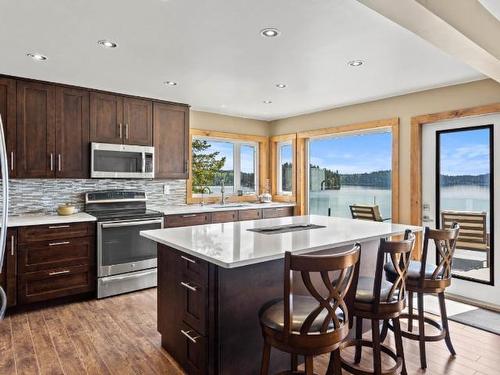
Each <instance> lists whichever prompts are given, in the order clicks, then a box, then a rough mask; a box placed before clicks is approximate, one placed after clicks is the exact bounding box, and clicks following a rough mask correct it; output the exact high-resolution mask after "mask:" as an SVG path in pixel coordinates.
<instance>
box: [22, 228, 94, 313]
mask: <svg viewBox="0 0 500 375" xmlns="http://www.w3.org/2000/svg"><path fill="white" fill-rule="evenodd" d="M17 232H18V238H19V244H18V245H17V253H18V256H17V301H18V304H26V303H32V302H41V301H46V300H49V299H54V298H59V297H66V296H71V295H76V294H81V293H87V292H91V291H93V290H95V287H96V238H95V223H69V224H54V225H39V226H30V227H20V228H19V229H18V230H17Z"/></svg>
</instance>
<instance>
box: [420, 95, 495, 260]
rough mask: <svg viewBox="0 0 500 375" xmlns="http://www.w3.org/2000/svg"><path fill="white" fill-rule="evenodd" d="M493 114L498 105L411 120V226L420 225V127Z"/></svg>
mask: <svg viewBox="0 0 500 375" xmlns="http://www.w3.org/2000/svg"><path fill="white" fill-rule="evenodd" d="M493 113H500V103H494V104H487V105H482V106H477V107H470V108H463V109H459V110H454V111H444V112H438V113H429V114H424V115H419V116H414V117H412V118H411V146H410V152H411V167H410V199H411V204H410V220H411V224H412V225H418V226H421V225H422V210H421V207H422V127H423V126H424V125H427V124H434V123H436V122H440V121H446V120H452V119H457V118H462V117H470V116H481V115H488V114H493ZM420 244H421V236H418V238H417V244H416V246H415V247H416V248H417V249H421V246H420ZM420 253H421V252H420ZM420 253H416V254H415V258H419V257H420Z"/></svg>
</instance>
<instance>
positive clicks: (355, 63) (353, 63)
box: [347, 60, 364, 66]
mask: <svg viewBox="0 0 500 375" xmlns="http://www.w3.org/2000/svg"><path fill="white" fill-rule="evenodd" d="M363 64H364V61H363V60H351V61H349V62H348V63H347V65H349V66H361V65H363Z"/></svg>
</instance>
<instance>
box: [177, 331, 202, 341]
mask: <svg viewBox="0 0 500 375" xmlns="http://www.w3.org/2000/svg"><path fill="white" fill-rule="evenodd" d="M191 332H193V331H184V330H183V329H181V333H182V334H183V335H184V336H185V337H187V338H188V339H189V341H191V342H192V343H194V344H196V343H198V341H196V340H198V339H199V338H200V336H195V337H193V336H191V335H190V333H191Z"/></svg>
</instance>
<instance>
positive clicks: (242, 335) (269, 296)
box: [214, 259, 290, 375]
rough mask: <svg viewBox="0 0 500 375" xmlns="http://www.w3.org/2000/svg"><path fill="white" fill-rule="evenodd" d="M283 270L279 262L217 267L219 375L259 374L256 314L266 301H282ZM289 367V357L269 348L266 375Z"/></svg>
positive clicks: (282, 264)
mask: <svg viewBox="0 0 500 375" xmlns="http://www.w3.org/2000/svg"><path fill="white" fill-rule="evenodd" d="M214 267H215V266H214ZM283 270H284V263H283V259H278V260H274V261H267V262H264V263H258V264H253V265H249V266H244V267H238V268H234V269H225V268H222V267H218V269H217V271H218V319H217V321H218V343H219V346H218V348H219V360H220V363H219V374H220V375H232V374H239V375H254V374H258V373H259V372H260V363H261V356H262V348H263V343H264V340H263V338H262V332H261V328H260V323H259V317H258V312H259V309H260V307H261V306H262V305H264V304H265V303H266V302H269V301H271V300H273V299H276V298H283ZM289 366H290V355H288V354H286V353H282V352H279V351H278V350H275V349H273V350H272V354H271V368H270V371H269V373H276V372H278V371H279V370H285V369H288V368H289Z"/></svg>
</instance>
